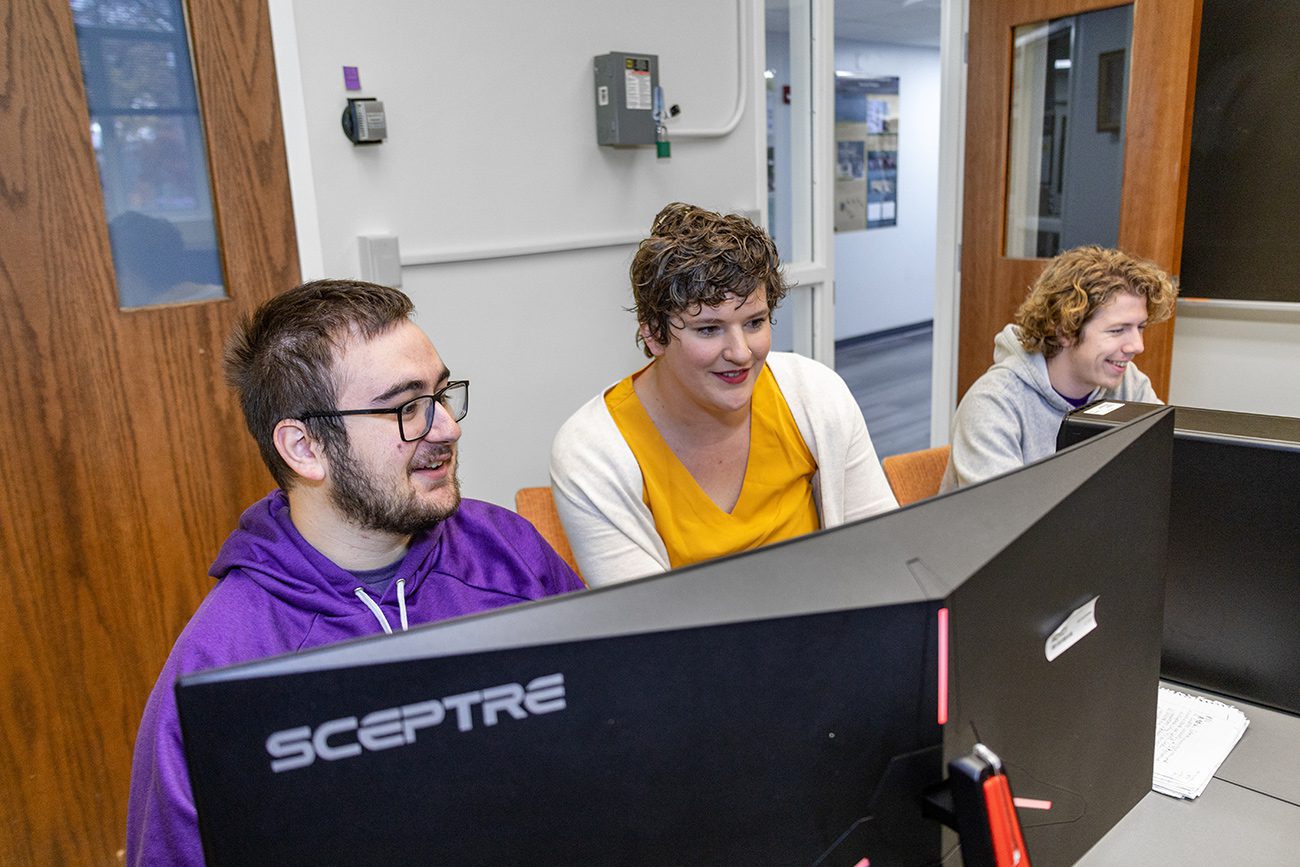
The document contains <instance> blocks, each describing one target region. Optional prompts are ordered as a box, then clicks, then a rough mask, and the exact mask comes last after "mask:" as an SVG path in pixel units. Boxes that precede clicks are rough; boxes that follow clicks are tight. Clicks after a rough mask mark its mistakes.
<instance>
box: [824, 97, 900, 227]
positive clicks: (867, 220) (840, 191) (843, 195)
mask: <svg viewBox="0 0 1300 867" xmlns="http://www.w3.org/2000/svg"><path fill="white" fill-rule="evenodd" d="M835 156H836V160H835V231H837V232H854V231H860V230H862V229H875V228H879V227H882V226H895V225H897V224H898V76H885V77H880V78H857V77H853V76H838V77H837V78H836V79H835Z"/></svg>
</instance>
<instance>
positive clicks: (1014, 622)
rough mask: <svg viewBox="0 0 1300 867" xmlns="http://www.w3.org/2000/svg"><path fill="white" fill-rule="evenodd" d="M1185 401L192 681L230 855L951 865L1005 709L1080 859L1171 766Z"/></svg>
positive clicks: (1046, 819) (1040, 848)
mask: <svg viewBox="0 0 1300 867" xmlns="http://www.w3.org/2000/svg"><path fill="white" fill-rule="evenodd" d="M1167 416H1168V413H1167V411H1157V412H1156V413H1154V414H1151V415H1150V416H1148V417H1146V418H1143V419H1141V420H1139V421H1136V422H1134V423H1133V424H1131V425H1128V426H1125V427H1123V428H1120V429H1117V430H1115V431H1113V432H1111V433H1108V434H1105V435H1103V436H1101V437H1098V438H1096V439H1095V440H1093V441H1091V442H1089V443H1087V444H1084V445H1083V446H1081V447H1080V448H1078V449H1072V450H1067V451H1065V452H1063V453H1061V454H1059V455H1057V456H1055V457H1053V458H1051V459H1049V460H1047V461H1044V462H1042V463H1039V464H1036V465H1033V466H1030V467H1027V468H1025V469H1024V470H1021V471H1019V472H1017V473H1013V474H1011V475H1008V476H1006V477H1003V478H999V479H996V480H992V481H989V482H986V483H984V484H980V485H976V486H973V487H971V488H969V489H966V490H963V491H961V492H957V493H954V494H951V495H948V496H945V497H940V498H936V499H934V500H931V501H927V502H923V503H920V504H916V505H913V506H910V507H908V508H905V509H902V510H899V511H897V512H892V513H889V514H886V515H881V516H878V517H876V518H873V519H870V520H867V521H863V522H859V523H855V524H852V525H847V526H843V527H839V528H836V529H833V530H827V531H824V532H820V533H816V534H813V535H811V536H807V537H803V538H801V539H798V540H793V541H790V542H786V543H783V544H780V545H775V546H772V547H770V548H765V549H761V550H759V551H754V552H749V553H745V554H740V555H736V556H734V557H729V558H726V559H723V560H717V561H713V562H709V563H705V564H700V565H698V566H695V567H692V568H688V569H682V570H678V571H675V572H670V573H667V574H664V575H659V576H654V577H649V578H645V579H641V580H638V581H632V582H629V583H626V584H622V585H617V586H613V587H607V588H602V589H599V590H591V591H586V592H582V593H575V594H571V595H568V596H564V597H558V598H553V599H548V600H542V601H540V602H535V603H528V604H525V605H521V606H517V607H514V608H510V609H502V610H497V611H493V612H489V613H485V614H481V615H476V616H473V617H467V618H462V619H458V620H455V621H449V622H445V623H441V624H434V625H431V626H427V627H423V628H418V629H412V630H411V631H410V632H406V633H403V634H400V635H396V636H392V637H385V638H380V639H366V640H360V641H354V642H349V643H346V644H341V645H335V646H333V647H328V648H322V649H318V650H314V651H308V652H305V653H301V654H297V655H291V656H283V657H277V658H274V659H270V660H264V661H261V662H256V663H249V664H245V665H240V666H235V667H231V668H226V669H221V670H216V671H209V672H202V673H197V674H193V675H190V676H188V677H185V678H182V680H181V681H180V683H179V684H178V687H177V699H178V703H179V707H180V714H181V722H182V728H183V732H184V738H185V746H186V754H187V759H188V762H189V768H190V777H191V782H192V785H193V791H194V796H195V801H196V804H197V807H198V816H199V824H200V829H201V832H202V835H203V840H204V847H205V854H206V856H207V858H208V861H209V863H210V864H214V865H223V864H244V863H277V864H299V863H302V864H307V863H312V864H318V863H352V864H367V863H375V864H381V863H382V864H390V863H394V862H402V861H407V862H417V863H517V862H520V861H523V860H527V861H528V862H529V863H533V864H573V863H611V862H616V863H620V864H664V863H683V864H684V863H691V864H694V863H719V862H726V863H751V864H758V863H763V864H769V863H779V864H813V863H816V864H819V865H828V867H830V865H841V864H843V865H846V867H847V865H853V864H856V863H858V862H859V861H860V860H861V859H862V858H864V857H866V858H869V859H870V862H871V863H872V864H875V865H879V864H931V863H937V862H939V861H940V859H942V858H943V857H944V854H945V850H944V839H943V837H942V835H941V829H940V826H939V825H938V824H937V823H936V822H934V821H933V820H931V819H928V818H925V817H924V816H923V814H922V806H921V804H922V792H923V791H924V790H925V788H926V787H927V786H930V785H932V784H935V783H938V782H940V780H941V779H942V775H943V770H942V769H943V766H944V759H945V754H949V755H951V754H955V751H963V752H964V751H965V750H966V749H968V748H969V745H970V744H971V743H973V741H974V739H975V738H976V737H978V738H980V739H982V740H983V741H984V742H985V743H986V744H988V745H989V746H990V747H991V748H993V749H994V751H995V752H997V753H998V754H999V755H1001V756H1002V758H1003V759H1004V761H1006V763H1007V765H1008V767H1009V768H1010V770H1011V774H1012V783H1013V785H1014V786H1015V788H1016V793H1017V795H1023V796H1024V797H1027V798H1031V799H1034V800H1038V801H1042V802H1045V803H1046V802H1050V803H1051V805H1052V806H1051V809H1048V810H1038V811H1025V812H1022V821H1023V822H1024V824H1025V825H1026V837H1027V839H1028V843H1029V850H1030V852H1031V854H1032V853H1035V852H1041V853H1042V854H1041V857H1042V858H1043V859H1046V860H1047V862H1048V863H1055V862H1061V863H1064V862H1066V861H1071V860H1073V859H1076V858H1078V857H1079V856H1080V855H1082V854H1083V852H1084V851H1086V850H1087V848H1088V847H1089V846H1091V845H1092V843H1093V842H1095V840H1096V839H1097V838H1098V837H1100V836H1101V834H1103V833H1104V832H1105V830H1107V829H1108V828H1109V827H1110V826H1111V825H1112V824H1113V823H1114V822H1115V821H1117V820H1118V818H1119V817H1120V816H1122V815H1123V814H1124V813H1125V812H1127V810H1128V809H1129V808H1130V807H1131V806H1132V805H1133V804H1134V803H1136V801H1137V800H1138V799H1139V798H1141V797H1142V795H1143V794H1144V793H1145V792H1146V791H1147V789H1149V787H1150V784H1151V763H1152V744H1153V732H1154V725H1155V702H1156V692H1157V691H1156V684H1157V676H1158V661H1159V638H1160V600H1161V583H1160V576H1161V572H1162V569H1163V555H1164V541H1163V540H1164V537H1165V534H1166V530H1167V524H1166V521H1167V515H1166V513H1165V511H1164V510H1163V509H1162V507H1161V505H1160V504H1161V503H1166V502H1167V501H1168V496H1167V489H1168V476H1169V453H1170V442H1171V433H1170V430H1171V424H1170V423H1169V421H1170V420H1169V419H1168V418H1167ZM1135 503H1150V504H1152V506H1151V508H1144V507H1135V506H1134V504H1135ZM1090 602H1092V603H1094V606H1095V611H1096V620H1097V622H1098V624H1099V625H1098V626H1097V627H1096V629H1094V630H1093V631H1091V632H1090V633H1087V634H1084V627H1083V626H1080V627H1079V628H1078V630H1077V632H1078V637H1077V639H1076V641H1075V642H1074V643H1070V642H1062V641H1060V640H1059V629H1060V627H1061V626H1062V624H1063V623H1065V622H1066V621H1068V620H1070V619H1071V618H1072V616H1074V615H1075V613H1076V612H1077V611H1078V610H1079V609H1080V607H1081V606H1086V605H1088V603H1090ZM941 612H943V613H941ZM945 624H947V625H946V626H945ZM1054 635H1055V636H1057V637H1055V638H1054ZM945 642H946V644H947V652H944V653H941V652H940V648H941V647H943V646H944V643H945ZM1049 645H1050V646H1051V647H1052V648H1053V650H1054V651H1055V650H1060V651H1061V652H1060V654H1059V655H1056V656H1054V657H1053V658H1052V659H1051V660H1049V659H1048V658H1047V657H1048V656H1049V655H1051V654H1049V653H1048V652H1047V648H1048V647H1049ZM940 660H947V661H950V666H949V667H946V668H945V667H942V666H940V664H939V663H940ZM945 717H946V720H945ZM949 842H951V841H949Z"/></svg>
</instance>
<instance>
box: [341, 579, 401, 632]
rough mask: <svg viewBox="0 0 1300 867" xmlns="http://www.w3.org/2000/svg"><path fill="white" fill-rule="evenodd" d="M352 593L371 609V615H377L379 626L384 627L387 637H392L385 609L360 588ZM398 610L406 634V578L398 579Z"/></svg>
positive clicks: (391, 628) (391, 629)
mask: <svg viewBox="0 0 1300 867" xmlns="http://www.w3.org/2000/svg"><path fill="white" fill-rule="evenodd" d="M352 592H353V593H355V594H356V596H357V598H358V599H360V600H361V601H362V603H363V604H364V605H365V606H366V607H367V608H369V609H370V613H371V614H373V615H375V619H376V620H378V621H379V625H380V626H382V627H384V633H385V634H386V635H392V634H393V627H392V626H390V625H389V624H388V618H387V617H385V616H384V612H383V609H381V608H380V607H379V605H378V603H376V602H375V600H373V599H371V598H370V594H369V593H367V592H366V591H365V590H364V589H362V588H360V587H358V588H357V589H355V590H353V591H352ZM397 609H398V611H399V612H400V613H401V615H402V631H403V632H405V631H406V630H407V624H406V579H405V578H398V579H397Z"/></svg>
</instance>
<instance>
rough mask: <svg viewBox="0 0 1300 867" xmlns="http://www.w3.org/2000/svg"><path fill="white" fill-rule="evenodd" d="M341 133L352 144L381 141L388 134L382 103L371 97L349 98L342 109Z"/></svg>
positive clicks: (368, 143) (377, 142)
mask: <svg viewBox="0 0 1300 867" xmlns="http://www.w3.org/2000/svg"><path fill="white" fill-rule="evenodd" d="M343 133H344V135H346V136H347V137H348V140H349V141H351V142H352V143H353V144H354V145H370V144H379V143H380V142H382V141H383V140H384V138H385V137H386V136H387V135H388V120H387V119H386V118H385V116H384V104H383V103H382V102H380V101H379V100H377V99H374V98H373V97H364V98H352V99H349V100H348V107H347V108H345V109H343Z"/></svg>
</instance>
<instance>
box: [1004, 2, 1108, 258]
mask: <svg viewBox="0 0 1300 867" xmlns="http://www.w3.org/2000/svg"><path fill="white" fill-rule="evenodd" d="M1132 34H1133V7H1132V6H1118V7H1115V8H1113V9H1100V10H1097V11H1095V12H1087V13H1084V14H1082V15H1071V16H1067V17H1065V18H1057V19H1055V20H1053V21H1040V22H1036V23H1033V24H1023V25H1021V26H1019V27H1017V28H1016V29H1015V32H1014V36H1013V56H1014V61H1013V67H1012V84H1011V127H1010V135H1009V139H1010V154H1009V158H1008V178H1007V216H1006V255H1007V256H1008V257H1011V258H1021V259H1032V258H1049V257H1051V256H1055V255H1056V254H1057V253H1059V252H1060V251H1061V250H1065V249H1069V248H1071V247H1077V246H1079V245H1081V244H1101V245H1102V246H1106V247H1113V246H1115V245H1116V244H1117V243H1118V240H1119V206H1120V190H1121V184H1122V182H1123V176H1124V115H1125V100H1126V97H1127V94H1128V57H1129V45H1130V42H1131V41H1132Z"/></svg>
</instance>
